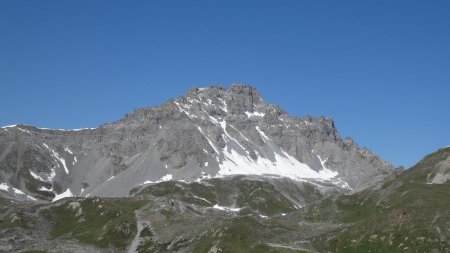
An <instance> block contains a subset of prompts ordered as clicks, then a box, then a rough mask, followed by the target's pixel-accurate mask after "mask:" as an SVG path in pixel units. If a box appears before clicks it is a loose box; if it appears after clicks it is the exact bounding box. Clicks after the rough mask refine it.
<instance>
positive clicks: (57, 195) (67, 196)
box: [52, 189, 73, 201]
mask: <svg viewBox="0 0 450 253" xmlns="http://www.w3.org/2000/svg"><path fill="white" fill-rule="evenodd" d="M70 197H73V194H72V192H71V191H70V189H67V190H66V191H65V192H63V193H61V194H56V196H55V198H53V200H52V201H57V200H60V199H63V198H70Z"/></svg>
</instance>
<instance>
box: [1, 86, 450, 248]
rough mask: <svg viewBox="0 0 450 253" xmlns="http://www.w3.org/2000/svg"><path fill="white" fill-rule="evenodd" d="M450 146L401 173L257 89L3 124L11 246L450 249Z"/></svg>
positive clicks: (218, 90) (327, 122)
mask: <svg viewBox="0 0 450 253" xmlns="http://www.w3.org/2000/svg"><path fill="white" fill-rule="evenodd" d="M449 159H450V148H449V147H447V148H443V149H440V150H438V151H436V152H434V153H432V154H430V155H428V156H426V157H425V158H424V159H423V160H422V161H420V162H419V163H418V164H416V165H415V166H413V167H412V168H410V169H408V170H405V171H403V170H401V169H394V168H393V167H392V166H391V165H390V164H389V163H387V162H385V161H383V160H382V159H380V158H379V157H377V156H376V155H374V154H372V153H371V152H370V151H369V150H367V149H365V148H360V147H358V146H357V145H356V144H355V143H354V142H353V141H352V140H351V138H345V139H342V138H341V137H340V136H339V134H338V133H337V131H336V128H335V125H334V122H333V121H332V120H331V119H329V118H324V117H311V116H307V117H304V118H299V117H295V116H290V115H288V114H287V113H286V112H285V111H283V110H282V109H281V108H279V107H278V106H276V105H271V104H268V103H266V102H265V101H264V100H263V99H262V98H261V97H260V95H259V93H258V91H257V90H256V89H255V88H253V87H250V86H245V85H232V86H231V87H230V88H228V89H225V88H222V87H219V86H211V87H208V88H192V89H191V90H190V91H189V92H188V93H187V94H185V95H183V96H180V97H178V98H176V99H173V100H169V101H167V102H166V103H164V104H163V105H161V106H156V107H149V108H143V109H137V110H135V111H133V112H131V113H130V114H128V115H125V116H124V117H123V118H122V119H120V120H118V121H116V122H113V123H109V124H104V125H101V126H99V127H97V128H93V129H77V130H58V129H42V128H36V127H32V126H27V125H14V126H6V127H3V128H1V129H0V252H130V253H132V252H139V253H145V252H180V253H181V252H198V253H203V252H204V253H219V252H233V253H234V252H254V253H264V252H303V253H304V252H411V253H412V252H433V253H441V252H442V253H444V252H450V243H449V242H450V213H449V210H450V201H449V200H450V188H449V186H450V180H449V179H450V176H449V173H450V162H449V161H450V160H449Z"/></svg>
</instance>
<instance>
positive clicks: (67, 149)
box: [64, 147, 73, 155]
mask: <svg viewBox="0 0 450 253" xmlns="http://www.w3.org/2000/svg"><path fill="white" fill-rule="evenodd" d="M64 151H66V152H67V153H69V154H71V155H73V152H72V151H71V150H70V149H69V148H68V147H64Z"/></svg>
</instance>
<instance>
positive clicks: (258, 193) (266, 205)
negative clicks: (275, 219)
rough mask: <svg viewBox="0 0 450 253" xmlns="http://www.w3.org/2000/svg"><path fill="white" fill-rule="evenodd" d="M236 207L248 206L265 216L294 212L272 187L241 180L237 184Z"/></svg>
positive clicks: (257, 182) (262, 182) (265, 183)
mask: <svg viewBox="0 0 450 253" xmlns="http://www.w3.org/2000/svg"><path fill="white" fill-rule="evenodd" d="M238 187H239V190H240V191H239V195H238V198H237V204H238V206H241V207H242V206H249V207H250V208H252V209H253V210H259V211H260V212H261V213H263V214H265V215H274V214H279V213H287V212H290V211H292V210H295V207H294V206H293V204H292V203H291V201H289V200H288V199H286V197H284V196H283V195H281V194H280V193H279V192H277V191H276V190H275V189H274V186H273V185H272V184H270V183H268V182H265V181H251V180H243V181H241V182H239V183H238Z"/></svg>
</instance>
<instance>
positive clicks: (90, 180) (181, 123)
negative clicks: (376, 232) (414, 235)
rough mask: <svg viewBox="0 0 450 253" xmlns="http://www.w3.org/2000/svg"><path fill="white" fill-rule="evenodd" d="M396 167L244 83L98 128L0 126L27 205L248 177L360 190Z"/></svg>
mask: <svg viewBox="0 0 450 253" xmlns="http://www.w3.org/2000/svg"><path fill="white" fill-rule="evenodd" d="M392 171H393V170H392V166H391V165H390V164H388V163H387V162H385V161H383V160H381V159H380V158H378V157H377V156H375V155H374V154H372V153H371V152H370V151H369V150H367V149H362V148H359V147H358V146H357V145H356V144H354V143H353V142H352V140H351V139H350V138H347V139H344V140H343V139H341V137H340V136H339V134H338V133H337V131H336V128H335V126H334V123H333V121H332V120H331V119H328V118H323V117H321V118H315V117H305V118H302V119H301V118H298V117H293V116H290V115H288V114H287V113H286V112H284V111H283V110H282V109H280V108H279V107H277V106H275V105H270V104H268V103H266V102H265V101H264V100H263V99H262V98H261V97H260V96H259V93H258V91H257V90H256V89H255V88H253V87H250V86H243V85H233V86H232V87H231V88H229V89H224V88H222V87H218V86H212V87H209V88H204V89H196V88H194V89H191V90H190V91H189V92H188V93H187V94H185V95H183V96H180V97H178V98H177V99H174V100H169V101H168V102H167V103H165V104H163V105H161V106H156V107H149V108H143V109H137V110H135V111H133V112H132V113H130V114H128V115H126V116H125V117H124V118H122V119H120V120H118V121H116V122H113V123H110V124H104V125H101V126H99V127H97V128H95V129H79V130H69V131H65V130H54V129H40V128H35V127H32V126H26V125H16V126H7V127H3V128H1V129H0V193H2V194H7V195H8V197H10V198H13V199H18V200H25V201H38V200H46V201H48V200H53V201H55V200H58V199H60V198H63V197H68V196H81V197H87V196H103V197H126V196H128V193H129V191H130V190H131V189H133V188H135V187H138V186H140V185H143V184H145V183H149V182H158V181H164V180H170V179H177V180H184V181H195V180H197V179H198V178H204V177H223V176H227V175H239V174H255V175H272V176H279V177H288V178H291V179H294V180H297V181H300V182H301V181H318V180H319V181H322V182H331V183H333V184H334V185H336V186H337V187H340V188H341V189H343V190H344V191H345V190H351V189H353V190H358V189H362V188H365V187H368V186H370V185H373V184H375V183H377V182H380V181H382V180H383V179H384V178H386V177H388V176H389V175H391V174H392Z"/></svg>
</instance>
